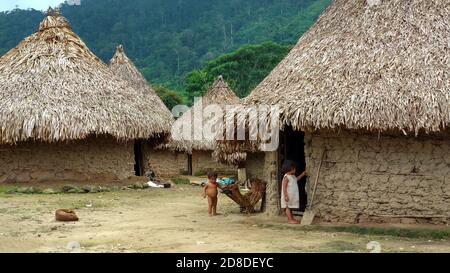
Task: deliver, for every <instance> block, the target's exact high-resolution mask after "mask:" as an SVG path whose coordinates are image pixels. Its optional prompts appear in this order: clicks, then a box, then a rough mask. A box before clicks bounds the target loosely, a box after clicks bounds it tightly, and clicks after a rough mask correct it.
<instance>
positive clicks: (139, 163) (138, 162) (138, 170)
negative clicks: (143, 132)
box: [134, 140, 144, 176]
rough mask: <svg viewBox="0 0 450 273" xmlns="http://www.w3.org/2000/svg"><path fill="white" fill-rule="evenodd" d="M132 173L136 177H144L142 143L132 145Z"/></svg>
mask: <svg viewBox="0 0 450 273" xmlns="http://www.w3.org/2000/svg"><path fill="white" fill-rule="evenodd" d="M134 161H135V164H134V172H135V174H136V176H144V151H143V144H142V141H140V140H138V141H136V142H135V143H134Z"/></svg>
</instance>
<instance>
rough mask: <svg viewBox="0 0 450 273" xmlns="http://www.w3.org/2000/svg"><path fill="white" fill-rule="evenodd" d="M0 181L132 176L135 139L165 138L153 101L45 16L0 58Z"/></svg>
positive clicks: (61, 21) (59, 20)
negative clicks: (38, 24) (37, 25)
mask: <svg viewBox="0 0 450 273" xmlns="http://www.w3.org/2000/svg"><path fill="white" fill-rule="evenodd" d="M0 83H1V85H0V162H1V164H0V183H4V182H48V181H86V182H87V181H94V182H96V181H102V182H105V181H116V180H121V179H126V178H128V177H132V176H135V175H136V174H139V173H138V170H136V168H135V167H136V165H137V162H136V157H135V156H136V155H135V150H134V146H135V141H136V140H146V141H152V142H155V143H156V142H159V141H161V140H164V139H166V138H167V136H168V134H170V125H169V124H167V123H164V122H162V121H163V120H165V118H163V117H162V116H165V115H167V113H166V112H163V111H160V110H158V109H157V108H155V106H154V104H155V100H154V99H153V98H152V97H151V96H149V95H144V94H142V92H139V91H138V90H135V89H134V88H132V87H130V86H129V84H127V83H126V82H125V81H122V80H121V79H119V78H118V77H116V76H115V75H114V74H113V73H112V72H111V70H110V69H109V68H108V67H107V65H105V64H104V63H103V62H102V61H101V60H100V59H99V58H97V57H96V56H95V55H94V54H93V53H92V52H91V51H90V50H89V49H88V47H87V46H86V45H85V44H84V43H83V41H82V40H81V39H80V38H79V37H78V36H77V35H76V34H75V33H74V32H73V31H72V28H71V27H70V24H69V23H68V21H67V20H66V19H65V18H64V17H63V16H61V15H60V13H59V11H58V10H56V11H52V10H49V12H48V15H47V16H46V17H45V19H44V20H43V21H42V23H41V24H40V26H39V29H38V31H37V32H36V33H34V34H32V35H31V36H29V37H28V38H26V39H24V40H23V41H22V42H21V43H20V44H19V45H17V46H16V47H15V48H14V49H12V50H11V51H9V52H8V53H6V54H5V55H4V56H2V57H1V58H0Z"/></svg>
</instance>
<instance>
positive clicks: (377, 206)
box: [305, 132, 450, 223]
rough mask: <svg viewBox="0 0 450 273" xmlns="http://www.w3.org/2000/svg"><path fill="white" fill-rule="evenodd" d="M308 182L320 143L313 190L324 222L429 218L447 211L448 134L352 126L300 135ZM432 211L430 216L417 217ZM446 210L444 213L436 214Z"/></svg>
mask: <svg viewBox="0 0 450 273" xmlns="http://www.w3.org/2000/svg"><path fill="white" fill-rule="evenodd" d="M305 144H306V147H305V148H306V159H307V164H308V173H309V175H310V177H311V178H310V181H311V184H312V183H313V182H314V179H315V177H316V175H317V172H318V166H319V162H320V159H321V156H322V151H323V150H324V149H326V151H327V152H326V154H325V159H324V163H323V166H322V170H321V173H320V180H319V185H318V190H317V196H316V200H317V207H318V209H319V210H320V217H321V218H322V220H324V221H327V222H342V223H363V222H402V223H411V222H412V223H415V222H433V223H445V222H446V221H447V223H448V220H449V217H450V139H449V138H448V137H440V138H438V137H434V138H431V137H430V138H427V139H424V138H419V139H417V138H406V137H392V136H381V137H380V138H378V136H372V135H367V134H358V133H354V132H341V133H339V134H337V133H327V132H321V133H316V134H311V133H307V134H306V137H305ZM429 216H435V217H436V218H429V219H426V218H423V217H429ZM439 216H447V218H439Z"/></svg>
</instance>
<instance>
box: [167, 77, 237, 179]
mask: <svg viewBox="0 0 450 273" xmlns="http://www.w3.org/2000/svg"><path fill="white" fill-rule="evenodd" d="M239 103H240V99H239V98H238V97H237V96H236V94H235V93H234V92H233V90H231V88H230V87H229V85H228V84H227V83H226V82H225V80H224V79H223V77H222V76H219V77H218V78H217V79H216V81H215V82H214V84H213V85H212V86H211V88H210V89H209V90H208V92H207V93H206V94H205V95H204V96H203V97H202V98H201V99H200V100H198V101H196V102H195V103H194V105H193V106H192V107H191V108H190V109H189V110H188V111H186V112H185V113H184V114H183V115H182V116H181V117H180V118H178V119H177V120H176V121H175V123H174V126H173V129H172V140H171V141H170V142H169V143H168V144H166V145H164V147H163V148H164V149H170V150H173V151H178V152H183V153H185V154H187V170H185V171H186V173H187V174H189V175H201V174H205V173H207V172H208V171H217V172H219V173H220V175H236V174H237V169H236V168H235V167H234V166H229V165H227V164H222V163H217V162H216V161H214V160H213V158H212V152H213V150H214V147H215V137H216V133H217V131H223V129H224V128H223V127H222V128H219V127H215V123H217V122H216V121H219V119H221V120H222V121H224V115H225V113H226V111H227V107H228V106H229V107H231V106H235V105H237V104H239ZM216 110H218V111H219V112H221V113H220V114H218V116H216V117H214V115H215V114H214V113H213V112H214V111H216ZM215 118H219V119H215ZM224 123H225V122H224ZM224 123H223V124H224ZM208 125H213V126H211V129H212V130H204V129H205V128H206V126H208Z"/></svg>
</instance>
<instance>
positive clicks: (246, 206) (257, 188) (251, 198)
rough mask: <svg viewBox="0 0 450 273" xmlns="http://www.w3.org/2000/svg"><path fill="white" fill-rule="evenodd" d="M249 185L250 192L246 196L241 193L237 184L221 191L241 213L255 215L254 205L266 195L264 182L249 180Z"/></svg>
mask: <svg viewBox="0 0 450 273" xmlns="http://www.w3.org/2000/svg"><path fill="white" fill-rule="evenodd" d="M250 185H251V190H250V192H248V193H246V194H242V193H241V191H240V189H239V185H237V184H232V185H230V186H227V187H225V188H224V191H223V193H224V194H226V195H227V196H228V197H229V198H231V200H233V201H234V202H236V203H237V204H238V205H239V206H240V208H241V212H242V213H255V212H256V209H255V206H256V204H258V202H259V201H260V200H262V199H263V197H264V194H265V193H266V183H265V182H264V181H262V180H259V179H251V180H250Z"/></svg>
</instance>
